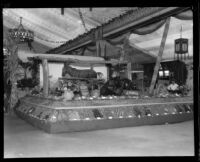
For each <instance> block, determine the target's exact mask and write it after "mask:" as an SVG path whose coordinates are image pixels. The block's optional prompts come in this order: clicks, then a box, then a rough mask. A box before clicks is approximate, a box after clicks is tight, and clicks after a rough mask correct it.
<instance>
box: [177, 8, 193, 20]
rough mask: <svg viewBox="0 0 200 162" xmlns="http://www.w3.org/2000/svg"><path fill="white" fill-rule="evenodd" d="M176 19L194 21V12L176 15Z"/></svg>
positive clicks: (189, 11)
mask: <svg viewBox="0 0 200 162" xmlns="http://www.w3.org/2000/svg"><path fill="white" fill-rule="evenodd" d="M174 17H175V18H177V19H180V20H192V19H193V13H192V10H188V11H185V12H181V13H180V14H178V15H175V16H174Z"/></svg>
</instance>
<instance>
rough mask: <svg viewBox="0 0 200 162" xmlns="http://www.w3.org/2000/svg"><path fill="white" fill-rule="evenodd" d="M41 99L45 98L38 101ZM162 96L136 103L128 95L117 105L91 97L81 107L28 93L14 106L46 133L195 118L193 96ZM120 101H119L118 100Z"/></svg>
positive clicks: (163, 122) (16, 111)
mask: <svg viewBox="0 0 200 162" xmlns="http://www.w3.org/2000/svg"><path fill="white" fill-rule="evenodd" d="M38 100H41V101H42V102H38ZM155 100H157V102H155ZM162 100H163V99H161V100H159V99H152V100H151V99H149V100H148V101H145V102H139V103H138V100H137V103H134V102H136V100H135V101H134V100H133V99H132V100H129V99H128V101H127V103H129V104H123V105H120V104H119V103H120V101H119V100H118V101H117V100H116V102H115V103H116V104H115V105H112V104H108V103H110V102H109V101H92V102H91V104H90V105H91V106H81V107H80V106H79V105H78V106H77V105H73V104H75V102H74V103H70V104H69V103H68V105H70V106H66V107H63V104H61V105H62V107H61V106H55V102H57V105H58V103H59V101H55V102H54V101H50V100H48V99H44V98H38V97H33V96H32V97H31V96H28V97H24V98H22V99H21V100H20V103H19V105H18V106H17V107H16V108H15V113H16V114H17V115H18V116H19V117H20V118H22V119H23V120H25V121H27V122H28V123H30V124H31V125H33V126H34V127H36V128H39V129H41V130H44V131H45V132H47V133H60V132H75V131H91V130H101V129H111V128H121V127H133V126H142V125H160V124H171V123H178V122H184V121H188V120H192V119H193V102H192V100H190V99H188V98H185V99H184V98H178V99H176V100H174V99H173V100H172V99H171V100H170V99H169V100H167V99H165V102H163V101H162ZM47 101H48V102H47ZM158 101H160V102H158ZM80 102H87V101H80ZM97 102H98V104H97ZM106 102H107V103H106ZM117 102H119V103H118V104H117ZM123 102H125V100H123ZM50 103H51V106H50ZM52 103H53V104H52ZM99 103H101V104H99Z"/></svg>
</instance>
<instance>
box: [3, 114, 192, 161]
mask: <svg viewBox="0 0 200 162" xmlns="http://www.w3.org/2000/svg"><path fill="white" fill-rule="evenodd" d="M193 155H194V134H193V121H187V122H183V123H177V124H169V125H155V126H140V127H128V128H119V129H108V130H98V131H90V132H73V133H62V134H47V133H45V132H43V131H41V130H38V129H37V128H34V127H32V126H31V125H29V124H28V123H26V122H25V121H23V120H21V119H19V118H18V117H16V116H15V115H14V116H5V117H4V158H23V157H85V156H87V157H95V156H98V157H99V156H104V157H105V156H193Z"/></svg>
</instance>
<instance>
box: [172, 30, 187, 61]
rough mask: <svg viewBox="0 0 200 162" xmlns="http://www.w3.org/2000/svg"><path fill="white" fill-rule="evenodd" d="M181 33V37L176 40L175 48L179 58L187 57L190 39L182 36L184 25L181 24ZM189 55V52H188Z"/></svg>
mask: <svg viewBox="0 0 200 162" xmlns="http://www.w3.org/2000/svg"><path fill="white" fill-rule="evenodd" d="M180 32H181V34H180V38H179V39H175V41H174V45H175V46H174V49H175V51H174V52H175V54H177V59H178V60H179V58H180V59H182V58H185V59H186V54H187V53H188V39H186V38H182V26H181V31H180ZM188 57H189V54H188Z"/></svg>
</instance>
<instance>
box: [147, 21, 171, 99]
mask: <svg viewBox="0 0 200 162" xmlns="http://www.w3.org/2000/svg"><path fill="white" fill-rule="evenodd" d="M169 25H170V17H168V18H167V21H166V24H165V28H164V32H163V36H162V41H161V44H160V49H159V53H158V56H157V60H156V65H155V67H154V72H153V76H152V80H151V85H150V88H149V94H151V95H152V94H153V90H154V86H155V83H156V79H157V75H158V70H159V68H160V62H161V60H162V55H163V51H164V47H165V42H166V38H167V34H168V31H169Z"/></svg>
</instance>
